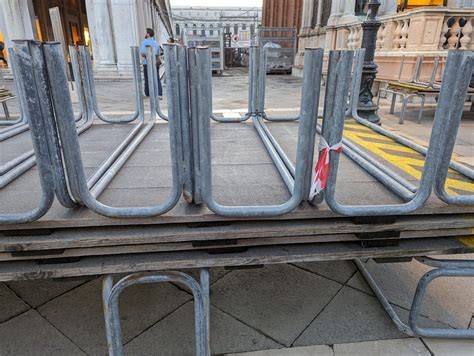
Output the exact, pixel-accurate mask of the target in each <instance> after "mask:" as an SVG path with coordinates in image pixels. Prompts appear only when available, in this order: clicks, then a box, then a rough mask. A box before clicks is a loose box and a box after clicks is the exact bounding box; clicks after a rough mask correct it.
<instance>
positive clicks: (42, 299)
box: [7, 278, 90, 308]
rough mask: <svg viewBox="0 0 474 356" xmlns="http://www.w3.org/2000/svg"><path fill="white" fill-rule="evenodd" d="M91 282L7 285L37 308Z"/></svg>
mask: <svg viewBox="0 0 474 356" xmlns="http://www.w3.org/2000/svg"><path fill="white" fill-rule="evenodd" d="M89 280H90V278H71V279H38V280H33V281H11V282H8V283H7V285H8V286H9V287H10V288H11V289H12V290H14V291H15V293H16V294H17V295H19V296H20V297H21V298H22V299H23V300H24V301H25V302H26V303H28V304H29V305H31V306H32V307H33V308H36V307H38V306H40V305H42V304H44V303H46V302H48V301H50V300H51V299H53V298H56V297H57V296H59V295H61V294H63V293H65V292H67V291H69V290H71V289H73V288H75V287H77V286H79V285H81V284H83V283H85V282H87V281H89Z"/></svg>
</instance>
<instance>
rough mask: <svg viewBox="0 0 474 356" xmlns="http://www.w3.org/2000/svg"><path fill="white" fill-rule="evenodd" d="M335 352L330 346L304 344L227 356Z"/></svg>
mask: <svg viewBox="0 0 474 356" xmlns="http://www.w3.org/2000/svg"><path fill="white" fill-rule="evenodd" d="M333 355H334V352H333V350H332V349H331V347H330V346H327V345H316V346H302V347H292V348H286V349H276V350H262V351H254V352H242V353H239V354H228V355H227V356H333Z"/></svg>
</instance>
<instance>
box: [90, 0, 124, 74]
mask: <svg viewBox="0 0 474 356" xmlns="http://www.w3.org/2000/svg"><path fill="white" fill-rule="evenodd" d="M86 10H87V21H88V24H89V34H90V37H91V42H92V54H93V56H94V65H95V68H96V69H97V70H98V71H111V70H116V69H117V62H116V60H115V46H114V42H115V41H114V36H113V30H112V23H111V18H110V9H109V3H108V0H86Z"/></svg>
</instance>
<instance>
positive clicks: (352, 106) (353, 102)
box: [346, 49, 474, 179]
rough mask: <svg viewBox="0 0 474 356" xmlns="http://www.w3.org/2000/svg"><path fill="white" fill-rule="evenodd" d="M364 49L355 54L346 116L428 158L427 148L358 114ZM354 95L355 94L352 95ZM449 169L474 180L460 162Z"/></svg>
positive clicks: (468, 170) (473, 171) (470, 171)
mask: <svg viewBox="0 0 474 356" xmlns="http://www.w3.org/2000/svg"><path fill="white" fill-rule="evenodd" d="M363 51H364V50H363V49H358V50H356V53H355V60H354V61H355V64H354V74H353V81H352V84H351V95H350V100H349V107H348V109H347V111H346V116H350V117H351V118H353V119H354V120H355V121H357V122H358V123H359V124H361V125H364V126H366V127H368V128H370V129H372V130H374V131H375V132H377V133H379V134H381V135H384V136H386V137H388V138H391V139H392V140H394V141H396V142H398V143H400V144H401V145H403V146H406V147H408V148H411V149H412V150H415V151H417V152H419V153H421V154H422V155H424V156H426V153H427V152H428V149H427V148H426V147H423V146H421V145H419V144H417V143H415V142H413V141H411V140H409V139H407V138H405V137H403V136H400V135H398V134H396V133H394V132H392V131H389V130H387V129H384V128H383V127H382V126H379V125H376V124H373V123H371V122H370V121H367V120H365V119H363V118H362V117H360V115H359V114H358V112H357V103H358V97H359V91H360V82H361V78H362V68H363V64H364V60H363V58H364V54H363ZM352 93H353V94H352ZM449 168H451V169H453V170H455V171H457V172H458V173H460V174H462V175H464V176H466V177H468V178H470V179H474V169H472V168H469V167H467V166H465V165H463V164H461V163H459V162H455V161H453V160H451V161H450V162H449Z"/></svg>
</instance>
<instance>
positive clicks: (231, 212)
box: [190, 48, 322, 217]
mask: <svg viewBox="0 0 474 356" xmlns="http://www.w3.org/2000/svg"><path fill="white" fill-rule="evenodd" d="M319 54H320V50H314V49H308V50H307V51H306V53H305V60H306V61H307V62H306V64H307V65H305V74H306V75H305V76H304V79H303V92H310V91H311V88H312V87H314V86H315V84H316V77H317V76H318V73H316V71H315V68H316V67H320V66H317V65H316V61H317V60H318V59H319V60H320V61H322V56H320V55H319ZM190 55H191V56H193V55H195V57H196V58H195V62H196V68H195V69H196V70H197V72H198V73H197V75H196V76H191V78H192V80H193V79H194V80H196V79H197V81H198V83H197V86H198V93H197V94H198V95H197V117H196V118H197V122H193V130H198V134H197V136H198V146H199V167H198V169H199V170H198V171H197V172H195V174H197V175H198V176H199V183H200V194H201V198H202V201H203V202H204V203H206V205H207V206H208V208H209V209H210V210H212V211H213V212H214V213H216V214H219V215H224V216H240V217H257V216H259V217H260V216H277V215H282V214H285V213H288V212H290V211H292V210H294V209H295V208H296V207H297V206H298V205H299V204H300V203H301V201H302V200H303V198H304V195H303V192H304V191H305V189H306V187H305V184H306V183H308V179H307V178H308V171H309V170H310V167H311V165H312V162H313V151H314V139H315V138H314V136H313V137H310V136H311V135H310V134H309V135H308V133H311V132H312V131H313V130H312V126H314V124H315V119H316V115H315V113H317V107H318V105H319V103H317V102H314V101H313V100H312V99H313V98H312V97H310V96H309V95H308V96H303V97H302V99H301V113H302V115H301V120H300V126H299V130H298V144H297V160H296V170H295V171H296V179H295V183H294V188H293V191H292V192H291V198H290V199H289V200H288V201H287V202H285V203H283V204H280V205H271V206H223V205H221V204H219V203H217V202H216V201H215V200H214V198H213V196H212V167H211V142H210V141H211V139H210V121H209V117H210V105H209V102H210V100H211V99H212V83H211V64H210V53H209V49H207V48H197V49H196V50H195V51H191V52H190ZM191 69H192V67H191ZM317 83H318V84H319V81H318V82H317ZM254 85H255V84H254ZM255 105H256V103H255V97H252V104H251V107H255ZM256 128H257V130H258V126H256ZM270 146H271V145H270ZM268 148H269V147H268V146H267V149H268ZM275 154H276V152H275ZM271 156H272V158H273V155H271ZM277 168H278V166H277Z"/></svg>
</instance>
